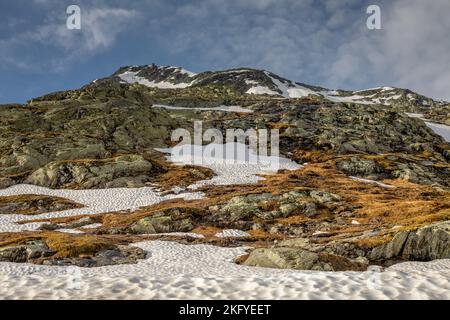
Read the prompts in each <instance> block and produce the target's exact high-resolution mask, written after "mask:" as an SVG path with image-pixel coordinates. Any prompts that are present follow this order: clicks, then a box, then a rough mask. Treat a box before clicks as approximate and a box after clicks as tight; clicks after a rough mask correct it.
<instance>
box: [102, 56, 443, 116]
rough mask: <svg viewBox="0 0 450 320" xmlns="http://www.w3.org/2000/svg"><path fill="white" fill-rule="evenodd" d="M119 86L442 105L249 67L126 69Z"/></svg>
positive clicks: (407, 94) (403, 92)
mask: <svg viewBox="0 0 450 320" xmlns="http://www.w3.org/2000/svg"><path fill="white" fill-rule="evenodd" d="M105 79H110V80H111V79H112V80H114V81H119V82H120V83H129V84H132V83H139V84H142V85H145V86H147V87H151V88H159V89H184V88H189V87H201V86H208V85H217V86H220V85H221V86H229V87H231V88H233V89H234V90H236V91H237V92H239V93H240V94H248V95H266V96H270V97H273V98H285V99H295V98H304V97H308V96H309V97H316V98H319V99H324V100H328V101H331V102H347V103H358V104H382V105H398V104H401V105H414V106H422V107H427V106H431V105H434V106H436V105H440V104H444V103H443V102H439V101H435V100H433V99H431V98H428V97H425V96H423V95H420V94H418V93H415V92H413V91H410V90H407V89H400V88H393V87H378V88H371V89H365V90H358V91H350V90H340V89H338V90H332V89H327V88H323V87H318V86H312V85H307V84H304V83H299V82H295V81H292V80H289V79H285V78H283V77H280V76H278V75H276V74H274V73H272V72H269V71H265V70H257V69H251V68H239V69H230V70H224V71H214V72H212V71H207V72H202V73H198V74H197V73H194V72H190V71H188V70H186V69H183V68H181V67H173V66H157V65H155V64H152V65H144V66H128V67H123V68H120V69H119V70H118V71H117V72H115V73H114V74H113V75H112V76H111V77H108V78H105ZM103 80H104V79H103Z"/></svg>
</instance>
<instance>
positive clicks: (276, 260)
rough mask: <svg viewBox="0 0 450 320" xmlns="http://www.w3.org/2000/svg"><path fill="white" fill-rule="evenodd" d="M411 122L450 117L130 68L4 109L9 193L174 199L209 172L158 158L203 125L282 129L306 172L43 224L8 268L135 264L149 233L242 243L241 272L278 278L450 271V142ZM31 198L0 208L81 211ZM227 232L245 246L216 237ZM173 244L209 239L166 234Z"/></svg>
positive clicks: (306, 90) (414, 100)
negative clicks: (20, 189)
mask: <svg viewBox="0 0 450 320" xmlns="http://www.w3.org/2000/svg"><path fill="white" fill-rule="evenodd" d="M224 106H225V107H224ZM230 106H234V107H235V106H239V108H237V109H236V108H234V109H230V108H229V107H230ZM227 107H228V108H227ZM230 110H231V112H230ZM233 110H234V111H233ZM242 110H245V112H243V111H242ZM406 113H420V114H422V115H423V117H425V118H427V119H430V120H427V121H434V122H437V123H440V125H444V124H445V123H448V122H449V119H450V106H449V105H448V104H447V103H443V102H439V101H434V100H433V99H430V98H427V97H424V96H422V95H419V94H416V93H414V92H411V91H409V90H404V89H398V88H390V87H382V88H375V89H369V90H363V91H344V90H330V89H326V88H321V87H316V86H310V85H306V84H302V83H296V82H294V81H291V80H287V79H284V78H282V77H279V76H277V75H275V74H273V73H271V72H268V71H263V70H254V69H248V68H244V69H233V70H226V71H217V72H203V73H199V74H194V73H192V72H189V71H186V70H184V69H182V68H177V67H158V66H155V65H150V66H135V67H124V68H120V69H119V70H118V71H117V72H116V73H114V74H113V75H112V76H109V77H106V78H103V79H99V80H96V81H94V82H92V83H90V84H88V85H86V86H84V87H82V88H80V89H77V90H71V91H65V92H56V93H52V94H48V95H45V96H42V97H38V98H35V99H32V100H30V101H29V102H28V103H27V104H25V105H5V106H1V107H0V187H1V188H6V187H8V186H11V185H14V184H20V183H28V184H34V185H38V186H43V187H49V188H54V189H62V188H66V189H98V188H116V187H142V186H156V187H158V188H160V189H161V190H164V191H166V192H169V193H170V192H173V191H172V190H173V189H172V188H173V187H186V186H188V185H190V184H192V183H193V182H195V181H198V180H205V179H210V178H211V177H212V176H213V175H214V172H213V171H212V170H210V169H208V168H205V167H198V166H189V165H185V166H175V165H173V164H172V163H170V162H168V161H167V160H166V159H165V157H164V155H163V154H162V153H160V152H158V151H156V150H155V148H162V147H170V146H172V145H173V144H174V142H173V141H171V139H170V138H171V133H172V131H173V130H175V129H176V128H185V129H187V130H189V131H191V132H192V130H193V122H194V121H196V120H201V121H203V129H204V130H206V129H208V128H217V129H219V130H221V131H222V132H225V131H226V129H228V128H234V129H235V128H241V129H244V130H247V129H250V128H255V129H263V128H266V129H273V128H276V129H279V130H280V134H281V135H280V149H281V153H282V155H284V156H286V157H288V158H290V159H292V160H295V161H297V162H298V163H300V164H301V163H308V164H307V165H306V166H305V168H302V169H299V170H295V171H290V172H289V171H281V172H278V173H277V174H274V175H272V176H270V177H266V180H262V181H261V182H259V183H258V184H255V185H240V186H227V187H224V186H221V187H218V186H214V185H209V186H204V187H203V188H202V189H201V191H203V192H204V193H205V194H206V198H204V199H201V200H196V201H191V202H189V201H184V200H177V201H167V202H163V203H161V204H158V205H155V206H151V207H149V208H141V209H139V210H135V211H131V212H127V213H126V214H124V213H123V212H109V213H105V214H100V215H92V216H88V217H86V216H83V217H70V218H65V219H62V218H60V219H36V221H37V222H41V223H45V224H44V225H42V226H41V230H40V231H33V232H28V233H25V234H0V260H7V261H18V262H26V261H28V262H35V263H48V264H77V265H83V266H100V265H107V264H116V263H127V262H134V261H136V259H139V258H142V257H143V256H144V255H143V253H142V252H136V251H133V250H131V249H127V247H126V246H125V245H126V244H128V243H130V242H134V241H137V239H142V235H158V237H162V238H165V239H176V240H177V241H185V242H186V241H188V242H208V243H214V244H217V245H239V244H242V243H243V242H245V243H247V244H249V245H251V246H253V247H255V248H259V249H256V250H254V251H253V252H251V253H250V255H249V256H248V258H247V257H243V258H242V259H241V260H242V261H240V262H242V263H245V264H248V265H259V266H267V267H281V268H284V267H290V268H302V269H314V270H348V269H351V270H361V269H364V268H366V267H367V265H368V264H369V263H377V264H390V263H393V262H395V261H398V260H405V259H406V260H431V259H436V258H449V252H448V247H449V241H448V240H449V237H448V234H449V230H448V226H447V223H448V220H449V218H450V195H449V190H450V163H449V161H450V144H449V143H448V141H446V140H445V139H444V138H443V137H442V136H441V135H438V134H436V132H434V131H433V130H431V129H430V128H429V125H427V124H426V123H425V122H424V121H423V120H422V119H421V118H419V117H411V116H410V115H407V114H406ZM22 200H23V203H19V204H17V201H16V202H14V203H12V204H11V203H7V204H6V205H3V207H2V208H3V209H4V210H12V211H17V210H19V211H20V210H22V211H23V210H25V211H26V210H31V211H30V212H36V213H40V212H46V211H45V210H46V209H42V208H41V204H42V205H43V206H44V207H50V208H52V207H53V206H54V205H59V203H62V204H64V205H65V204H67V205H71V204H70V202H69V201H67V203H66V202H65V201H63V200H64V199H58V201H56V200H55V199H37V200H36V201H44V202H39V206H37V205H36V201H35V199H27V198H24V199H22ZM14 201H15V200H14ZM30 201H32V202H31V203H30ZM72 205H76V204H72ZM5 208H6V209H5ZM57 208H59V209H55V210H64V208H61V207H57ZM68 208H69V207H68ZM3 209H2V210H3ZM4 210H3V211H4ZM36 210H37V211H36ZM83 219H84V220H83ZM31 220H32V219H31ZM23 223H25V222H23ZM92 223H98V224H100V225H101V226H100V227H95V228H93V229H89V230H87V231H85V232H86V233H87V234H85V235H75V234H65V235H64V236H61V234H60V233H58V232H57V231H52V230H56V229H62V228H64V229H72V228H78V227H80V226H82V225H89V224H92ZM224 229H239V230H241V231H245V232H246V233H248V234H249V235H250V236H249V237H247V238H245V237H244V238H245V239H244V238H239V237H238V238H235V239H228V240H224V239H219V238H218V237H216V236H215V234H216V233H217V231H220V230H224ZM171 232H193V233H198V234H202V235H203V236H204V238H202V239H196V240H195V239H194V240H193V239H190V238H186V237H182V236H180V237H177V236H167V235H160V234H162V233H171ZM288 238H296V239H297V240H292V241H291V240H287V239H288ZM285 240H287V241H291V242H286V241H285ZM280 241H281V242H280ZM72 242H73V243H75V245H74V246H71V245H69V244H70V243H72ZM95 243H100V244H101V245H98V246H97V245H94V244H95ZM260 247H261V248H260ZM89 257H90V258H89ZM108 257H109V258H108ZM86 259H87V260H86ZM89 259H91V260H89Z"/></svg>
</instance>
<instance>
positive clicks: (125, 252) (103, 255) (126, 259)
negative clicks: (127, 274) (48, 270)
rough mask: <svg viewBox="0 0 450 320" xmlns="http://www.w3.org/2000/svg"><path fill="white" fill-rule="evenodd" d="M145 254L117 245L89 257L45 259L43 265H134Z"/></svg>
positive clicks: (143, 257) (145, 255)
mask: <svg viewBox="0 0 450 320" xmlns="http://www.w3.org/2000/svg"><path fill="white" fill-rule="evenodd" d="M146 257H147V253H146V252H145V251H144V250H142V249H141V248H137V247H130V246H123V245H117V246H116V247H114V248H112V249H108V250H102V251H99V252H97V253H95V254H94V255H92V256H91V257H73V258H62V259H58V258H55V259H47V260H44V261H43V264H45V265H57V266H78V267H91V268H92V267H103V266H110V265H118V264H135V263H137V262H138V260H139V259H145V258H146Z"/></svg>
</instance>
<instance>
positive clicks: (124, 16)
mask: <svg viewBox="0 0 450 320" xmlns="http://www.w3.org/2000/svg"><path fill="white" fill-rule="evenodd" d="M35 1H40V2H42V3H43V4H44V3H45V2H46V1H45V0H35ZM64 14H65V12H64V11H63V12H62V14H61V13H60V14H59V15H58V18H60V19H56V20H57V21H56V20H55V19H54V20H53V21H51V22H46V23H44V24H40V25H38V26H36V27H35V28H34V29H33V30H31V31H26V32H22V33H19V34H16V35H14V37H12V38H9V39H6V40H1V41H0V44H1V47H2V49H1V50H0V53H2V55H3V56H7V57H9V58H8V59H4V60H3V64H5V63H6V64H14V65H15V66H17V67H20V68H28V67H30V66H31V65H35V64H36V61H34V59H33V58H29V57H25V56H24V55H23V54H20V52H22V50H24V49H26V48H28V47H36V46H37V47H38V48H44V49H45V48H47V49H48V48H52V49H53V52H54V54H52V55H51V57H50V58H51V59H50V65H49V66H50V67H51V68H53V70H63V69H66V67H67V64H69V63H72V62H74V61H76V60H79V59H84V58H88V57H91V56H92V55H94V54H96V53H98V52H101V51H103V50H107V49H108V48H110V47H111V46H112V45H113V44H114V43H115V41H116V40H117V38H118V36H119V35H120V34H121V33H122V32H124V31H125V30H127V28H128V27H129V24H130V23H131V22H132V21H133V20H134V19H136V18H137V16H138V13H137V12H136V11H135V10H127V9H122V8H91V9H90V8H85V7H82V11H81V21H82V27H81V30H69V29H67V27H66V23H65V18H66V16H65V15H64ZM53 16H56V15H53ZM61 17H62V18H63V19H61ZM49 66H46V67H49Z"/></svg>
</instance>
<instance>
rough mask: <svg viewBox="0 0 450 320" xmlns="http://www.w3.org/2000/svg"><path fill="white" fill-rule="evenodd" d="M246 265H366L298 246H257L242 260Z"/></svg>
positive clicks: (313, 267) (339, 267) (325, 268)
mask: <svg viewBox="0 0 450 320" xmlns="http://www.w3.org/2000/svg"><path fill="white" fill-rule="evenodd" d="M243 264H244V265H247V266H255V267H265V268H280V269H297V270H316V271H347V270H353V271H364V270H366V269H367V265H366V264H364V263H361V262H357V261H353V260H350V259H348V258H345V257H342V256H338V255H335V254H331V253H326V252H313V251H310V250H306V249H303V248H298V247H274V248H259V249H255V250H253V251H252V252H251V253H250V255H249V256H248V258H247V259H246V260H245V261H244V262H243Z"/></svg>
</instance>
